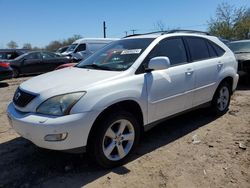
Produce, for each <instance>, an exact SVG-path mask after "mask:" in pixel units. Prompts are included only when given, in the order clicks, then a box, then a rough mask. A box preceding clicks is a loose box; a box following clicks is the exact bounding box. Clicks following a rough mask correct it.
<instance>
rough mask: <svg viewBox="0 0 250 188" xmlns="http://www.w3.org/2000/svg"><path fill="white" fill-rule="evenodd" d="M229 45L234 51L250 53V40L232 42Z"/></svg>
mask: <svg viewBox="0 0 250 188" xmlns="http://www.w3.org/2000/svg"><path fill="white" fill-rule="evenodd" d="M228 47H229V48H230V49H231V50H232V51H233V52H234V53H245V52H246V53H250V41H249V42H232V43H229V44H228Z"/></svg>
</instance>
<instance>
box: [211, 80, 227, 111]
mask: <svg viewBox="0 0 250 188" xmlns="http://www.w3.org/2000/svg"><path fill="white" fill-rule="evenodd" d="M230 88H231V87H230V85H229V84H228V83H227V82H223V83H221V84H220V85H219V87H218V89H217V90H216V93H215V95H214V97H213V100H212V108H213V111H214V112H215V113H216V115H219V116H221V115H223V114H225V113H226V112H227V110H228V107H229V104H230V99H231V90H230Z"/></svg>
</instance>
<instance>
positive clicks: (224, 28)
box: [7, 2, 250, 51]
mask: <svg viewBox="0 0 250 188" xmlns="http://www.w3.org/2000/svg"><path fill="white" fill-rule="evenodd" d="M155 26H156V29H160V30H161V31H162V30H164V28H165V25H164V24H163V22H161V21H159V22H157V23H156V25H155ZM207 31H208V32H209V33H210V34H212V35H215V36H218V37H221V38H224V39H228V40H241V39H248V38H250V8H247V7H245V6H241V7H239V8H237V7H235V6H234V5H230V4H229V3H225V2H224V3H221V4H219V5H218V6H217V8H216V11H215V15H214V17H212V18H210V20H209V21H208V29H207ZM79 38H82V36H81V35H73V36H72V37H69V38H67V39H64V40H54V41H51V42H50V43H49V44H48V45H47V46H45V47H44V48H39V47H33V46H32V45H31V44H30V43H25V44H23V46H22V48H26V49H31V50H47V51H55V50H56V49H58V48H60V47H62V46H66V45H70V44H71V43H72V42H74V41H75V40H77V39H79ZM7 47H8V48H18V47H19V46H18V44H17V43H16V42H15V41H10V42H9V43H8V44H7Z"/></svg>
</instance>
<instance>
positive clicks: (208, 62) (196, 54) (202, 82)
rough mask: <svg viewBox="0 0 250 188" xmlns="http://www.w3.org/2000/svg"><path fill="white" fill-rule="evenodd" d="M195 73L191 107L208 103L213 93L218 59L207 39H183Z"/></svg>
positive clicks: (217, 71)
mask: <svg viewBox="0 0 250 188" xmlns="http://www.w3.org/2000/svg"><path fill="white" fill-rule="evenodd" d="M185 41H186V42H187V45H188V47H189V52H190V56H191V61H192V64H193V65H194V71H195V89H194V97H193V106H198V105H200V104H203V103H206V102H209V101H210V100H211V99H212V97H213V93H214V91H215V87H216V81H217V79H218V73H219V71H220V70H221V69H220V68H219V66H218V65H219V64H220V63H221V62H220V58H218V57H217V54H216V52H215V50H214V48H213V47H212V46H211V45H210V42H209V41H208V40H207V39H204V38H201V37H185Z"/></svg>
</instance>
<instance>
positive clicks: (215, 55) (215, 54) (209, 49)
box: [207, 41, 218, 58]
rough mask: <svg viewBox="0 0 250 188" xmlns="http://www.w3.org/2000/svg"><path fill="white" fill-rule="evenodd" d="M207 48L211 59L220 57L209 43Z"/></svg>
mask: <svg viewBox="0 0 250 188" xmlns="http://www.w3.org/2000/svg"><path fill="white" fill-rule="evenodd" d="M207 47H208V51H209V55H210V57H212V58H213V57H218V55H217V53H216V51H215V49H214V48H213V46H212V45H211V44H210V42H208V41H207Z"/></svg>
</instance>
